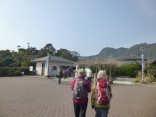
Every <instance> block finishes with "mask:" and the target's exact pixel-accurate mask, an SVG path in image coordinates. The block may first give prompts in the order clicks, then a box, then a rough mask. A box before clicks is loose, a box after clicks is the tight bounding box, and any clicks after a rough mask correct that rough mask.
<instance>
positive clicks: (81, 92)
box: [71, 69, 91, 117]
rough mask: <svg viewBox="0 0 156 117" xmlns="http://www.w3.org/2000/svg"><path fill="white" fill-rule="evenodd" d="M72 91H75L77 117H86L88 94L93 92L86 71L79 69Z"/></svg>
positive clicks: (74, 103)
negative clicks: (86, 77)
mask: <svg viewBox="0 0 156 117" xmlns="http://www.w3.org/2000/svg"><path fill="white" fill-rule="evenodd" d="M76 74H77V75H76V77H75V78H74V80H73V82H72V84H71V89H72V91H73V105H74V113H75V117H86V110H87V105H88V93H90V92H91V86H90V82H89V81H88V80H86V79H85V75H86V73H85V70H84V69H78V70H77V71H76Z"/></svg>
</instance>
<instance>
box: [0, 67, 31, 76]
mask: <svg viewBox="0 0 156 117" xmlns="http://www.w3.org/2000/svg"><path fill="white" fill-rule="evenodd" d="M21 72H24V74H25V75H29V74H30V72H29V68H28V67H0V77H3V76H21Z"/></svg>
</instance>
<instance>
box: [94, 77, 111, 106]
mask: <svg viewBox="0 0 156 117" xmlns="http://www.w3.org/2000/svg"><path fill="white" fill-rule="evenodd" d="M94 98H95V100H96V102H97V103H98V104H100V105H107V104H109V103H110V101H111V98H112V93H111V91H110V83H109V80H108V79H107V78H100V79H98V81H97V85H96V89H95V97H94Z"/></svg>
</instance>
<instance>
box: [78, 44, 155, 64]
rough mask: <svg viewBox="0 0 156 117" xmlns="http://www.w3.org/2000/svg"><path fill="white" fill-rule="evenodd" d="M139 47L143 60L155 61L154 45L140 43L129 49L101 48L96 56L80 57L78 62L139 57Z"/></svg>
mask: <svg viewBox="0 0 156 117" xmlns="http://www.w3.org/2000/svg"><path fill="white" fill-rule="evenodd" d="M140 47H142V48H144V51H143V54H144V56H145V58H147V59H148V60H151V61H153V60H155V59H156V52H155V51H156V43H152V44H147V43H140V44H135V45H133V46H131V47H130V48H124V47H120V48H117V49H115V48H112V47H105V48H103V49H102V50H101V51H100V52H99V53H98V54H97V55H91V56H85V57H80V59H79V60H88V59H89V60H90V59H96V58H98V59H110V58H111V59H115V60H117V59H119V58H123V57H131V56H133V57H134V56H136V57H137V56H138V57H141V55H142V52H141V50H140Z"/></svg>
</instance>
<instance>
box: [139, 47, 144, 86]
mask: <svg viewBox="0 0 156 117" xmlns="http://www.w3.org/2000/svg"><path fill="white" fill-rule="evenodd" d="M144 50H145V48H144V47H140V51H141V52H142V55H141V65H142V74H141V82H142V83H143V82H144V68H145V65H144Z"/></svg>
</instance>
